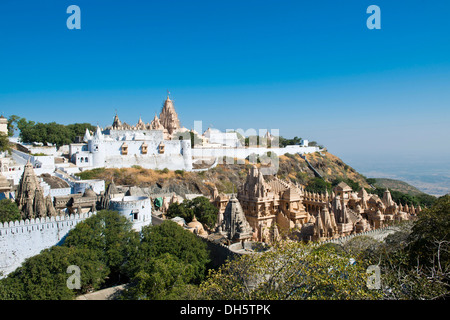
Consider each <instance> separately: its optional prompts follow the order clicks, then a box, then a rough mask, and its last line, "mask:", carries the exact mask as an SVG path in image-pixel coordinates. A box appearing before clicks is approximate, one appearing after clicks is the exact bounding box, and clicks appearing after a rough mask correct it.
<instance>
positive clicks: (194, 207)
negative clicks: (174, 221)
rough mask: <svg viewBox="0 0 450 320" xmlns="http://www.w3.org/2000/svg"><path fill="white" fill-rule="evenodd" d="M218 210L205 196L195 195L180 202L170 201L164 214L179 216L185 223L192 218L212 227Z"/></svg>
mask: <svg viewBox="0 0 450 320" xmlns="http://www.w3.org/2000/svg"><path fill="white" fill-rule="evenodd" d="M218 213H219V210H218V209H217V207H216V206H214V205H213V204H212V203H211V202H210V201H209V199H208V198H206V197H196V198H194V199H192V200H184V201H183V202H182V203H180V204H178V203H172V204H171V205H170V206H169V208H168V210H167V214H166V216H167V217H168V218H174V217H181V218H183V219H184V220H185V221H186V223H189V222H191V221H192V219H193V218H194V215H195V217H196V219H197V220H198V221H199V222H201V223H202V224H203V225H205V226H207V227H208V228H210V229H212V228H213V227H214V225H215V223H216V221H217V214H218Z"/></svg>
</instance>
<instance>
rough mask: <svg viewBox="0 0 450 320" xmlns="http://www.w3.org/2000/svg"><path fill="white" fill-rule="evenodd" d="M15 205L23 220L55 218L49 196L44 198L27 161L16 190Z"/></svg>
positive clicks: (37, 179)
mask: <svg viewBox="0 0 450 320" xmlns="http://www.w3.org/2000/svg"><path fill="white" fill-rule="evenodd" d="M16 203H17V206H18V207H19V210H20V211H22V217H23V218H25V219H33V218H41V217H47V216H55V215H56V211H55V208H54V207H53V202H52V200H51V197H50V195H48V196H47V197H44V192H43V190H42V187H41V185H40V181H39V178H38V177H37V176H36V174H35V173H34V170H33V165H32V164H31V163H30V162H29V161H28V162H27V164H26V165H25V167H24V170H23V174H22V177H21V178H20V182H19V187H18V190H17V196H16Z"/></svg>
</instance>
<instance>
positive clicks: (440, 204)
mask: <svg viewBox="0 0 450 320" xmlns="http://www.w3.org/2000/svg"><path fill="white" fill-rule="evenodd" d="M408 240H409V246H408V248H409V249H410V252H411V262H415V261H417V260H420V262H421V264H423V265H426V266H428V267H433V266H438V267H440V269H441V272H443V271H444V270H450V254H449V244H450V195H446V196H443V197H441V198H439V199H438V200H437V201H436V203H435V204H434V205H433V206H432V207H431V208H428V209H425V210H423V211H422V212H421V213H420V214H419V217H418V220H417V221H416V222H415V223H414V226H413V227H412V231H411V234H410V237H409V239H408Z"/></svg>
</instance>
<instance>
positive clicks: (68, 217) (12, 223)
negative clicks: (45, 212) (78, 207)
mask: <svg viewBox="0 0 450 320" xmlns="http://www.w3.org/2000/svg"><path fill="white" fill-rule="evenodd" d="M93 214H95V212H86V213H80V214H79V213H75V214H70V215H57V216H53V217H42V218H33V219H25V220H15V221H9V222H5V223H1V222H0V229H6V228H12V227H18V226H26V225H35V224H42V223H48V222H58V221H69V220H79V219H86V218H89V217H90V216H92V215H93Z"/></svg>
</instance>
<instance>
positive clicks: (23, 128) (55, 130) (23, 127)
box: [12, 116, 95, 147]
mask: <svg viewBox="0 0 450 320" xmlns="http://www.w3.org/2000/svg"><path fill="white" fill-rule="evenodd" d="M14 117H15V118H14V119H12V120H13V122H12V123H17V128H18V129H19V130H20V135H19V137H20V139H21V140H22V141H23V142H25V143H32V142H41V143H44V144H46V143H52V144H55V145H56V146H58V147H60V146H62V145H66V144H70V143H72V142H74V141H75V138H76V137H77V136H84V133H85V131H86V129H88V130H90V131H94V130H95V127H94V126H92V125H91V124H89V123H75V124H69V125H62V124H58V123H56V122H50V123H40V122H38V123H35V122H34V121H27V120H26V119H25V118H18V117H17V116H14ZM14 128H15V127H14V125H13V124H12V129H13V130H14Z"/></svg>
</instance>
